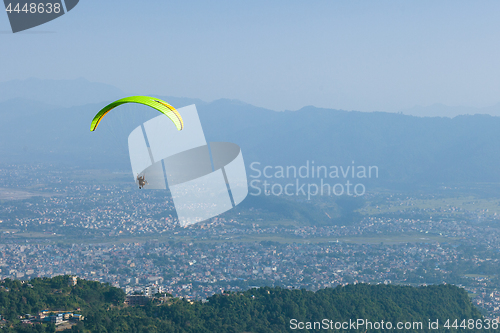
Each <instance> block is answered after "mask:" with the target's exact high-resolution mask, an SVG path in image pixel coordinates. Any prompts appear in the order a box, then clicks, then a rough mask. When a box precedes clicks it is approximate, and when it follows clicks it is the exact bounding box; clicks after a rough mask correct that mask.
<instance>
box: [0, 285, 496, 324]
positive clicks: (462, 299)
mask: <svg viewBox="0 0 500 333" xmlns="http://www.w3.org/2000/svg"><path fill="white" fill-rule="evenodd" d="M123 300H124V294H123V292H122V291H121V290H120V289H117V288H113V287H111V286H109V285H107V284H100V283H98V282H90V281H85V280H78V284H77V285H76V286H70V285H69V284H68V277H67V276H60V277H55V278H53V279H47V278H45V279H33V280H31V281H28V282H24V283H22V282H20V281H11V280H5V281H3V282H2V283H1V284H0V311H1V312H2V315H3V317H4V318H5V319H6V320H3V321H2V325H3V332H54V331H55V329H56V326H54V325H53V324H38V323H36V324H34V323H26V322H25V323H21V321H20V316H24V317H27V316H26V315H27V314H32V315H35V314H37V313H38V312H39V311H41V310H43V309H47V310H49V311H54V312H55V311H75V310H77V309H79V310H78V312H79V313H81V314H83V315H84V317H85V320H83V321H81V322H78V323H73V326H71V327H68V328H67V329H66V331H68V332H148V333H154V332H221V333H223V332H269V333H271V332H273V333H275V332H295V331H301V332H316V331H317V332H319V331H321V332H365V331H367V330H368V331H369V332H388V331H397V325H398V323H401V324H399V325H405V324H406V325H411V326H412V328H411V329H406V330H405V329H402V330H401V331H406V332H417V331H418V332H431V331H432V332H457V331H466V330H468V331H471V332H473V331H481V332H493V331H495V328H498V326H494V325H493V323H491V322H488V321H487V320H486V319H484V318H483V317H482V316H481V314H480V313H479V311H478V310H477V309H476V308H475V307H474V306H473V305H472V303H471V302H470V300H469V297H468V295H467V293H466V292H465V290H463V289H460V288H458V287H455V286H452V285H436V286H426V287H417V288H415V287H409V286H393V285H367V284H358V285H347V286H339V287H336V288H327V289H322V290H319V291H317V292H312V291H306V290H288V289H282V288H268V287H265V288H258V289H251V290H248V291H246V292H243V293H224V294H217V295H214V296H212V297H210V298H209V299H208V302H188V301H186V300H183V299H177V298H169V299H167V300H166V301H165V298H164V299H163V302H161V301H160V299H152V300H150V301H149V303H148V304H147V305H144V306H127V305H125V304H123ZM448 319H450V321H449V326H450V328H449V329H448V328H445V327H444V326H443V325H444V324H445V323H446V321H447V320H448ZM455 319H457V322H456V327H457V329H458V330H457V329H454V328H453V322H454V321H455ZM464 319H466V321H465V322H463V320H464ZM358 320H359V321H358ZM361 320H363V322H361ZM429 321H431V322H433V323H435V322H436V321H438V323H439V328H438V329H429ZM354 322H356V325H354ZM382 322H383V324H382ZM462 322H463V325H465V326H463V327H466V329H463V328H460V324H461V323H462ZM480 322H481V323H482V324H483V328H482V329H481V330H479V329H477V330H469V329H468V328H469V327H472V326H474V327H476V326H475V325H478V323H480ZM420 323H421V324H420ZM315 325H316V326H315ZM347 325H349V326H347ZM382 325H383V326H382ZM389 325H390V326H392V329H388V328H391V327H389ZM419 325H422V326H419ZM488 325H489V326H490V329H485V327H486V326H488ZM496 325H497V324H496ZM336 326H337V328H340V329H335V327H336ZM342 326H344V327H343V329H342ZM308 327H311V328H312V329H307V328H308ZM314 327H316V330H315V329H314ZM347 327H349V328H347ZM353 327H355V328H353ZM402 327H404V326H402ZM420 327H421V328H420ZM301 328H304V329H301ZM320 328H321V329H320ZM346 328H347V329H346ZM377 328H378V329H377ZM382 328H385V329H382ZM496 330H497V329H496Z"/></svg>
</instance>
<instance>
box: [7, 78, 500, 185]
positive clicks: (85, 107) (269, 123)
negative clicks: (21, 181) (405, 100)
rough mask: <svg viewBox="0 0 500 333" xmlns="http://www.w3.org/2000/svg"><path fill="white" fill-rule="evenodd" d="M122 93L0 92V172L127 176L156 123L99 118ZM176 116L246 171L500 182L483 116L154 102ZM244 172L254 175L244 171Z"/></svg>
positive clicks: (85, 86) (132, 112) (60, 88)
mask: <svg viewBox="0 0 500 333" xmlns="http://www.w3.org/2000/svg"><path fill="white" fill-rule="evenodd" d="M128 95H129V94H125V93H123V92H122V91H120V90H119V89H117V88H114V87H112V86H108V85H105V84H101V83H92V82H89V81H87V80H85V79H77V80H67V81H57V80H37V79H30V80H25V81H10V82H4V83H1V84H0V116H1V119H2V122H1V123H0V156H1V160H0V163H32V162H33V163H34V162H36V163H38V162H46V163H55V162H57V163H65V164H67V165H75V166H81V167H84V168H107V169H110V170H119V171H127V170H129V169H130V162H129V158H128V150H127V137H128V134H129V133H130V131H131V130H132V129H134V128H135V127H137V126H138V125H140V124H141V123H142V122H144V121H146V120H148V119H150V118H152V117H155V116H157V115H158V113H157V111H155V110H152V109H148V108H146V107H143V106H140V105H123V106H120V108H119V109H118V108H117V109H116V110H114V111H113V112H110V113H109V115H107V116H106V118H105V119H104V120H103V122H102V123H101V125H100V126H99V128H98V130H96V131H95V132H90V131H89V128H90V122H91V120H92V118H93V116H94V115H95V114H96V113H97V111H98V110H100V109H101V108H102V107H103V106H105V105H106V104H107V103H108V102H111V101H113V100H115V99H117V98H120V97H124V96H128ZM156 97H158V98H162V99H164V100H166V101H168V102H169V103H171V104H172V105H174V106H175V107H177V108H179V107H182V106H185V105H189V104H196V106H197V108H198V111H199V115H200V119H201V122H202V125H203V128H204V131H205V136H206V139H207V141H209V142H211V141H212V142H213V141H228V142H234V143H237V144H238V145H239V146H240V147H241V148H242V152H243V157H244V160H245V164H246V165H247V167H249V166H250V164H251V163H253V162H259V163H260V168H261V169H262V168H263V167H264V166H266V165H270V166H296V167H300V166H303V165H306V164H307V163H310V164H311V163H313V162H314V164H315V165H317V166H320V165H324V166H327V167H330V166H343V167H344V168H347V167H348V166H352V165H354V166H366V167H368V166H376V167H377V168H378V170H379V173H378V177H372V179H368V180H366V181H367V182H369V183H373V184H375V185H376V186H380V187H387V186H393V185H397V184H406V185H410V184H413V185H419V184H433V185H437V184H441V183H444V182H499V181H500V170H499V167H498V166H499V165H500V145H499V144H498V143H499V142H500V131H499V130H498V129H499V128H500V118H499V117H495V116H490V115H484V114H476V115H461V116H456V117H454V118H447V117H416V116H410V115H405V114H401V113H398V114H397V113H386V112H369V113H368V112H356V111H342V110H334V109H323V108H316V107H314V106H307V107H304V108H301V109H300V110H297V111H285V112H276V111H272V110H268V109H265V108H260V107H256V106H253V105H250V104H246V103H243V102H241V101H237V100H228V99H220V100H216V101H213V102H204V101H201V100H199V99H193V98H179V97H169V96H156ZM247 172H248V173H250V172H252V170H251V169H247Z"/></svg>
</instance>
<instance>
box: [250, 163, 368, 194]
mask: <svg viewBox="0 0 500 333" xmlns="http://www.w3.org/2000/svg"><path fill="white" fill-rule="evenodd" d="M250 170H251V172H250V175H249V177H250V178H252V179H251V180H250V182H249V185H250V195H253V196H258V195H261V194H264V195H275V196H281V195H286V196H307V199H308V200H310V199H311V197H314V196H317V195H330V196H332V195H334V196H341V195H349V196H362V195H364V194H365V193H366V186H365V184H364V183H363V182H364V181H366V180H367V179H372V178H378V167H377V166H373V165H371V166H364V165H356V164H355V163H354V161H352V163H351V165H347V166H342V165H341V166H337V165H330V166H326V165H316V164H315V163H314V161H306V162H305V163H304V164H303V165H300V166H295V165H287V166H282V165H275V166H271V165H262V163H260V162H253V163H251V164H250Z"/></svg>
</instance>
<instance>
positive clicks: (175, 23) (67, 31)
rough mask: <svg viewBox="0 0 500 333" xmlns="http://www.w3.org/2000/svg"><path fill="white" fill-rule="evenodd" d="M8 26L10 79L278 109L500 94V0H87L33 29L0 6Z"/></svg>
mask: <svg viewBox="0 0 500 333" xmlns="http://www.w3.org/2000/svg"><path fill="white" fill-rule="evenodd" d="M0 32H1V33H0V63H1V66H0V81H1V82H3V81H9V80H13V79H26V78H28V77H37V78H42V79H45V78H50V79H74V78H78V77H85V78H87V79H88V80H90V81H97V82H103V83H108V84H111V85H114V86H117V87H118V88H121V89H123V90H124V91H126V92H127V93H130V94H159V95H171V96H186V97H197V98H201V99H204V100H206V101H211V100H214V99H218V98H235V99H239V100H242V101H245V102H248V103H251V104H254V105H257V106H263V107H267V108H270V109H274V110H284V109H290V110H296V109H299V108H300V107H302V106H305V105H315V106H318V107H328V108H337V109H345V110H361V111H373V110H381V111H397V110H400V109H405V108H410V107H412V106H415V105H424V106H425V105H431V104H433V103H443V104H447V105H452V106H458V105H461V106H475V107H483V106H489V105H493V104H496V103H499V102H500V1H421V0H419V1H403V0H399V1H347V0H346V1H333V0H328V1H314V0H308V1H306V0H304V1H294V0H285V1H279V0H273V1H269V0H267V1H255V0H253V1H235V0H232V1H176V2H172V1H160V0H157V1H147V0H142V1H130V0H105V1H104V0H99V1H98V0H80V3H79V5H78V6H77V7H75V9H73V10H72V11H71V12H69V13H68V14H67V15H64V16H62V17H61V18H59V19H56V20H54V21H52V22H49V23H47V24H45V25H42V26H40V27H37V28H34V29H31V30H29V31H27V32H25V33H18V34H12V33H10V26H9V24H8V19H7V14H6V13H0ZM41 32H49V33H41Z"/></svg>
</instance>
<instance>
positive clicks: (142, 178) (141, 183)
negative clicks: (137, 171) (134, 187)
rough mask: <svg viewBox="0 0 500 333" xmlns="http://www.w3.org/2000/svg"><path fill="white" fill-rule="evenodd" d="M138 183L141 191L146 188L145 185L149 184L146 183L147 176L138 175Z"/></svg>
mask: <svg viewBox="0 0 500 333" xmlns="http://www.w3.org/2000/svg"><path fill="white" fill-rule="evenodd" d="M137 182H138V183H139V190H140V189H141V188H143V187H144V185H147V184H148V182H147V181H146V176H144V175H143V176H140V175H137Z"/></svg>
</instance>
